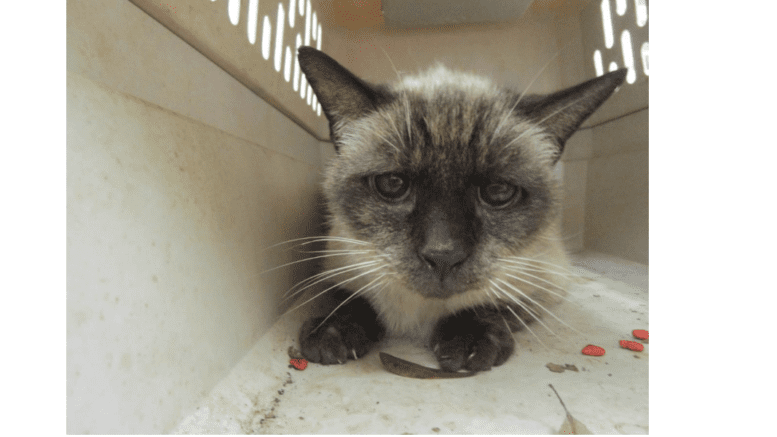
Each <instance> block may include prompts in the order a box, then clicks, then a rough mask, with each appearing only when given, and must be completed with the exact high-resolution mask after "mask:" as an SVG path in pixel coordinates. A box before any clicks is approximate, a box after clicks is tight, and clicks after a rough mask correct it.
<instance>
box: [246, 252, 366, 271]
mask: <svg viewBox="0 0 777 437" xmlns="http://www.w3.org/2000/svg"><path fill="white" fill-rule="evenodd" d="M367 253H369V252H367ZM344 255H348V254H347V253H333V254H329V255H319V256H314V257H311V258H305V259H300V260H297V261H292V262H289V263H286V264H283V265H280V266H277V267H273V268H271V269H270V270H265V271H263V272H261V273H259V276H262V275H265V274H267V273H270V272H272V271H273V270H278V269H282V268H284V267H288V266H290V265H293V264H299V263H303V262H306V261H313V260H314V259H319V258H331V257H333V256H344Z"/></svg>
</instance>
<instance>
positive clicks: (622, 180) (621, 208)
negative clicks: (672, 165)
mask: <svg viewBox="0 0 777 437" xmlns="http://www.w3.org/2000/svg"><path fill="white" fill-rule="evenodd" d="M648 164H649V159H648V151H647V150H645V151H639V152H628V153H618V154H615V155H608V156H603V157H600V158H594V159H591V161H590V164H589V166H588V185H587V194H586V205H585V247H586V249H591V250H595V251H598V252H604V253H607V254H610V255H615V256H618V257H622V258H625V259H628V260H631V261H636V262H639V263H642V264H649V262H648V261H649V240H648V236H649V207H648V205H649V190H648V179H649V178H648V173H649V171H648Z"/></svg>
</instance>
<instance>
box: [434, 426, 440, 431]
mask: <svg viewBox="0 0 777 437" xmlns="http://www.w3.org/2000/svg"><path fill="white" fill-rule="evenodd" d="M432 431H434V432H440V428H437V427H436V426H435V427H434V428H432Z"/></svg>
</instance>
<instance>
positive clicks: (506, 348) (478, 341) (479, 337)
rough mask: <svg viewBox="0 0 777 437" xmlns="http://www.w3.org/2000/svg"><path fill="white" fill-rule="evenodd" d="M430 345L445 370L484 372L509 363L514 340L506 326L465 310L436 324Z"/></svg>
mask: <svg viewBox="0 0 777 437" xmlns="http://www.w3.org/2000/svg"><path fill="white" fill-rule="evenodd" d="M500 321H501V319H500ZM431 346H432V351H433V352H434V354H435V356H436V357H437V362H438V363H439V364H440V367H441V368H442V369H443V370H446V371H450V372H455V371H457V370H460V369H462V368H463V369H466V370H470V371H482V370H489V369H490V368H491V367H493V366H499V365H501V364H503V363H504V362H505V361H507V359H508V358H510V355H512V353H513V350H514V349H515V341H514V340H513V336H512V334H511V333H510V331H509V330H508V329H507V326H505V325H504V323H498V322H496V321H495V320H492V319H490V318H489V317H479V316H478V315H477V314H476V313H475V312H474V311H464V312H462V313H459V314H455V315H453V316H449V317H446V318H445V319H442V320H441V321H440V322H439V323H437V326H436V327H435V329H434V332H433V334H432V341H431Z"/></svg>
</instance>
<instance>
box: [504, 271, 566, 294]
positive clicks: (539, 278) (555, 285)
mask: <svg viewBox="0 0 777 437" xmlns="http://www.w3.org/2000/svg"><path fill="white" fill-rule="evenodd" d="M504 269H505V270H508V271H511V272H516V273H520V274H522V275H526V276H530V277H532V278H534V279H538V280H540V281H542V282H544V283H546V284H550V285H552V286H554V287H556V288H558V289H559V290H562V291H563V290H564V287H562V286H560V285H558V284H556V283H555V282H553V281H548V280H547V279H545V278H542V277H540V276H537V275H532V274H531V273H527V272H542V270H536V269H532V268H526V267H520V266H512V265H510V266H504Z"/></svg>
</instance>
